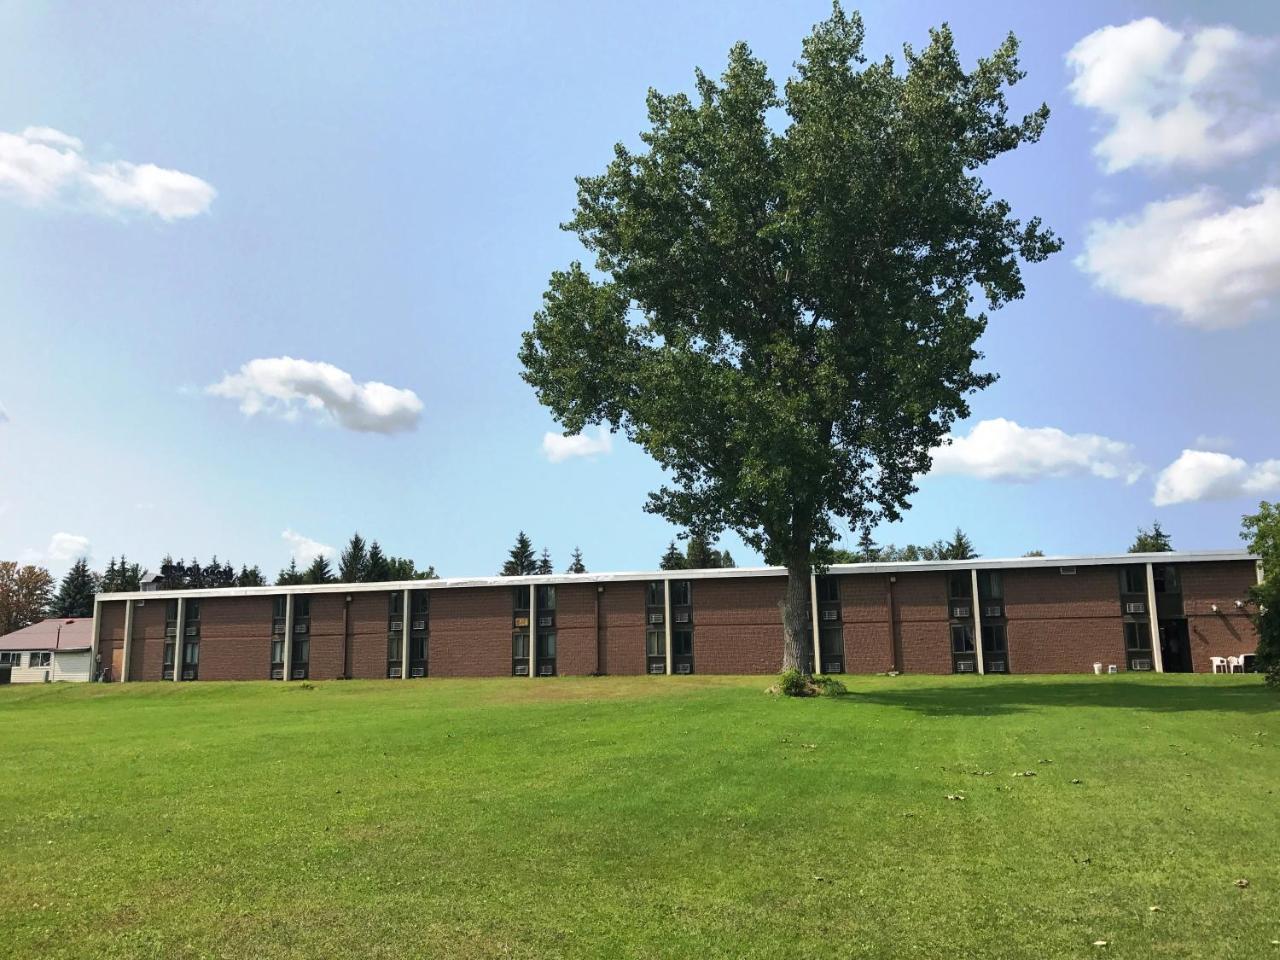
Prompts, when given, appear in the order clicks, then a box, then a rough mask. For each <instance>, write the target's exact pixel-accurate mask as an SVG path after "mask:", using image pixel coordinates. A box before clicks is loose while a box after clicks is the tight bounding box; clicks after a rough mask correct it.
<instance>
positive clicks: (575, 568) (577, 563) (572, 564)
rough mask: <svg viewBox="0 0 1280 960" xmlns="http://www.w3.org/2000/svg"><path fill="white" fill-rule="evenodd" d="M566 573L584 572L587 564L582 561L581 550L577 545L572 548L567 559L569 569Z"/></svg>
mask: <svg viewBox="0 0 1280 960" xmlns="http://www.w3.org/2000/svg"><path fill="white" fill-rule="evenodd" d="M565 572H566V573H586V572H587V566H586V564H584V563H583V562H582V551H581V550H579V549H578V548H577V547H574V548H573V556H572V557H571V558H570V560H569V569H568V570H566V571H565Z"/></svg>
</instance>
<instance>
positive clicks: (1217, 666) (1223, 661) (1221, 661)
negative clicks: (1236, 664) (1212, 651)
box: [1209, 657, 1234, 673]
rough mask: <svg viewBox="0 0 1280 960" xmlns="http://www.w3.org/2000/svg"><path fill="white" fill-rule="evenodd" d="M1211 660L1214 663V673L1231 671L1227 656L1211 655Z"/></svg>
mask: <svg viewBox="0 0 1280 960" xmlns="http://www.w3.org/2000/svg"><path fill="white" fill-rule="evenodd" d="M1233 659H1234V658H1233ZM1209 662H1210V663H1211V664H1213V672H1214V673H1229V672H1230V671H1229V670H1228V669H1227V658H1226V657H1210V658H1209Z"/></svg>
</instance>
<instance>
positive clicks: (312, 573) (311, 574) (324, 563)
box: [302, 554, 333, 583]
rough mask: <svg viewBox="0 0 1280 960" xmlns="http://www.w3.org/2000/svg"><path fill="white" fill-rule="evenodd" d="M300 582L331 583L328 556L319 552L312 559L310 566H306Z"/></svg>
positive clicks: (331, 576) (330, 568)
mask: <svg viewBox="0 0 1280 960" xmlns="http://www.w3.org/2000/svg"><path fill="white" fill-rule="evenodd" d="M302 582H303V583H333V567H332V566H331V565H330V563H329V558H328V557H326V556H325V555H324V554H320V555H318V556H317V557H316V558H315V559H314V560H312V561H311V566H309V567H307V569H306V571H305V572H304V573H303V574H302Z"/></svg>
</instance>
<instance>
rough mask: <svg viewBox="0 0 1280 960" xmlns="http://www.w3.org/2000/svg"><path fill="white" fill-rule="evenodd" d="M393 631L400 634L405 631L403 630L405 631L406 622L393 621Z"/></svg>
mask: <svg viewBox="0 0 1280 960" xmlns="http://www.w3.org/2000/svg"><path fill="white" fill-rule="evenodd" d="M391 629H392V630H394V631H395V632H396V633H399V632H400V631H401V630H403V629H404V621H402V620H392V621H391Z"/></svg>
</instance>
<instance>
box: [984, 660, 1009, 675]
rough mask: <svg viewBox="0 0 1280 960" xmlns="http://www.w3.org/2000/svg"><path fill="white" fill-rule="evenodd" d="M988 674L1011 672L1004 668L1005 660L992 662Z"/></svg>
mask: <svg viewBox="0 0 1280 960" xmlns="http://www.w3.org/2000/svg"><path fill="white" fill-rule="evenodd" d="M987 672H988V673H1008V672H1009V671H1007V670H1006V669H1005V668H1004V661H1003V660H992V661H991V662H990V663H988V664H987Z"/></svg>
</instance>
